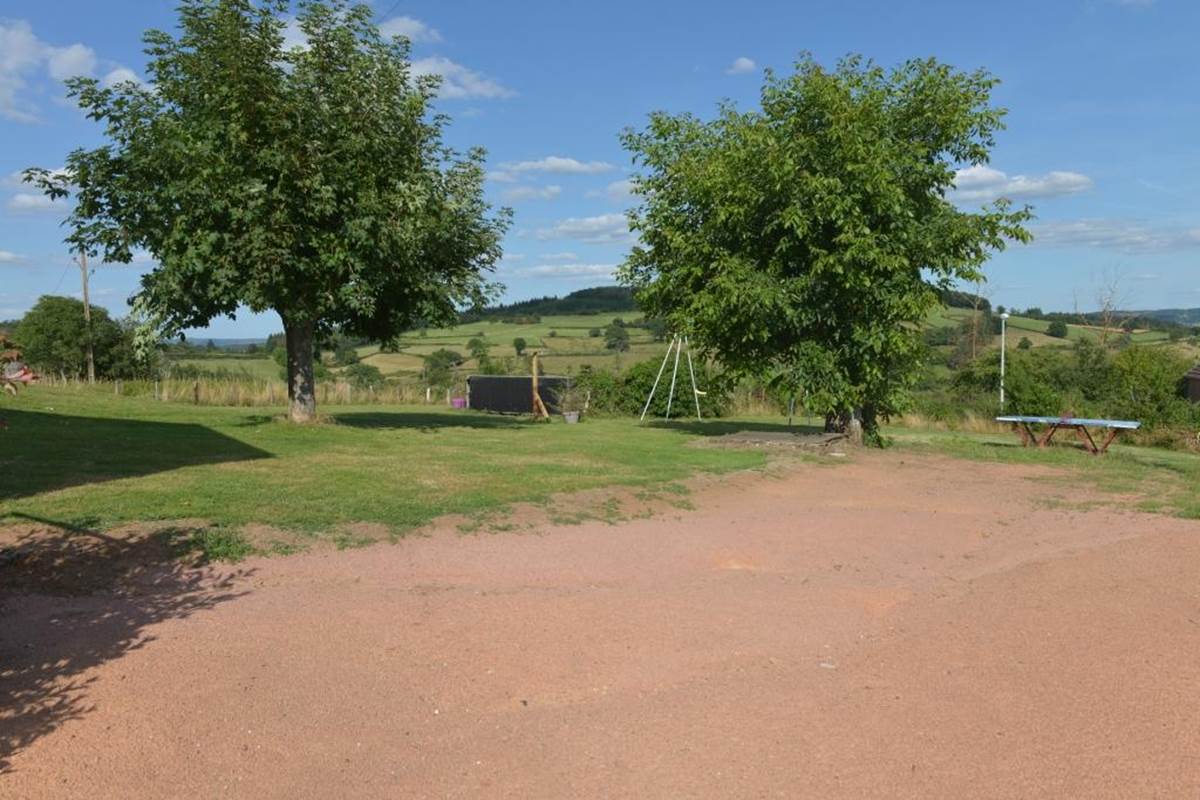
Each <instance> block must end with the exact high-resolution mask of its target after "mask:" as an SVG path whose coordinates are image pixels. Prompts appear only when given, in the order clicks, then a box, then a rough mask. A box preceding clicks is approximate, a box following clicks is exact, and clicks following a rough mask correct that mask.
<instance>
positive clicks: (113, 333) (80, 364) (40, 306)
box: [13, 295, 156, 378]
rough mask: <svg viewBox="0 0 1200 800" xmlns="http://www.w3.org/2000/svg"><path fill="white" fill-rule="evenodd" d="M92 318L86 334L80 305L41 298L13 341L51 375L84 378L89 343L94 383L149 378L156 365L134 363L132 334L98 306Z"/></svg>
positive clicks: (68, 300)
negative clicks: (93, 363) (98, 378)
mask: <svg viewBox="0 0 1200 800" xmlns="http://www.w3.org/2000/svg"><path fill="white" fill-rule="evenodd" d="M91 316H92V322H91V327H90V331H89V327H88V325H87V323H86V322H85V321H84V319H83V303H82V302H81V301H79V300H76V299H74V298H71V297H58V296H54V295H44V296H42V297H40V298H39V299H38V301H37V303H36V304H35V305H34V307H33V308H31V309H30V310H29V312H28V313H26V314H25V316H24V318H22V320H21V321H20V323H19V324H18V325H17V326H16V330H15V331H14V336H13V338H14V339H15V340H16V341H17V342H18V343H19V344H20V346H21V349H22V350H23V352H24V354H25V360H26V361H27V362H28V363H29V364H30V365H31V366H33V367H34V368H35V369H37V370H40V371H42V372H46V373H49V374H59V373H63V374H66V375H68V376H72V377H78V376H82V375H84V374H86V372H87V344H88V341H89V339H90V341H91V343H92V351H93V357H94V359H95V363H96V375H97V376H98V377H102V378H133V377H144V376H146V375H148V374H151V373H152V372H153V370H154V368H155V365H156V359H155V360H153V361H151V362H147V361H146V360H145V359H139V358H137V356H136V354H135V352H134V347H133V331H132V329H131V328H129V327H128V326H125V325H122V323H119V322H117V321H116V320H113V319H112V318H111V317H109V315H108V312H107V311H105V310H104V309H103V308H101V307H99V306H93V307H92V309H91Z"/></svg>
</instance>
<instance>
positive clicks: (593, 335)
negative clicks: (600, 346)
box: [588, 328, 604, 339]
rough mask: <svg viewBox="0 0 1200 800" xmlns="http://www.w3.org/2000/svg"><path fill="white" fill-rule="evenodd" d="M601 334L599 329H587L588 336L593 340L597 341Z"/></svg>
mask: <svg viewBox="0 0 1200 800" xmlns="http://www.w3.org/2000/svg"><path fill="white" fill-rule="evenodd" d="M603 334H604V331H602V330H600V329H599V328H589V329H588V336H590V337H591V338H593V339H599V338H600V337H601V336H602V335H603Z"/></svg>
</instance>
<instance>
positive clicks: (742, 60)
mask: <svg viewBox="0 0 1200 800" xmlns="http://www.w3.org/2000/svg"><path fill="white" fill-rule="evenodd" d="M757 66H758V65H757V64H755V63H754V59H751V58H746V57H745V56H738V57H737V58H735V59H734V60H733V63H732V64H730V65H729V66H728V67H727V68H726V69H725V74H726V75H745V74H746V73H747V72H753V71H754V70H755V68H756V67H757Z"/></svg>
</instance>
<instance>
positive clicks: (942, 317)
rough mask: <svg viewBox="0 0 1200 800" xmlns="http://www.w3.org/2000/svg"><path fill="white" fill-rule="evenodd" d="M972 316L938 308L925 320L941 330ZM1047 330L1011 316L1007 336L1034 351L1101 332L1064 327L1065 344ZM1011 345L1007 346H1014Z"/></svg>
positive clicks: (1154, 334)
mask: <svg viewBox="0 0 1200 800" xmlns="http://www.w3.org/2000/svg"><path fill="white" fill-rule="evenodd" d="M972 313H974V312H973V311H971V310H970V309H967V308H939V309H936V310H935V311H934V312H933V313H932V314H930V316H929V322H928V324H929V326H930V327H933V328H941V327H947V326H952V325H958V324H960V323H961V322H962V321H963V320H964V319H966V318H967V317H968V316H969V315H971V314H972ZM1048 327H1050V323H1049V322H1047V321H1046V320H1041V319H1031V318H1030V317H1021V316H1016V315H1014V316H1011V317H1009V318H1008V331H1009V336H1010V337H1012V338H1013V339H1014V340H1015V341H1020V339H1021V337H1022V336H1024V337H1026V338H1028V339H1029V341H1030V343H1031V344H1032V345H1033V346H1034V347H1044V346H1060V347H1061V346H1062V345H1063V344H1066V343H1069V342H1076V341H1079V340H1080V339H1089V340H1091V341H1099V339H1100V335H1101V332H1102V330H1103V329H1102V328H1100V327H1099V326H1096V325H1075V324H1072V323H1067V338H1066V340H1063V339H1058V338H1056V337H1053V336H1047V335H1046V329H1047V328H1048ZM1123 334H1124V331H1121V330H1110V331H1109V334H1108V336H1109V340H1110V341H1111V340H1112V339H1115V338H1116V337H1118V336H1121V335H1123ZM1132 338H1133V341H1135V342H1137V343H1139V344H1149V343H1152V342H1165V341H1167V338H1168V337H1167V334H1166V332H1165V331H1150V330H1136V331H1134V332H1133V335H1132ZM1015 341H1014V342H1012V343H1011V344H1015Z"/></svg>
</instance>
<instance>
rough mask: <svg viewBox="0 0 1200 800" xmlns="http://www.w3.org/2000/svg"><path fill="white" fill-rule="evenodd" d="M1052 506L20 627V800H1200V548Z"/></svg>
mask: <svg viewBox="0 0 1200 800" xmlns="http://www.w3.org/2000/svg"><path fill="white" fill-rule="evenodd" d="M1038 485H1039V484H1035V483H1034V482H1032V481H1030V480H1028V473H1027V472H1023V471H1021V470H1020V469H1018V468H1015V467H1006V466H1000V465H992V464H977V463H970V462H962V461H951V460H944V459H934V458H921V459H913V458H912V457H911V456H905V455H904V454H899V453H883V454H868V455H863V456H858V457H856V459H855V460H854V462H853V463H849V464H844V465H841V466H838V467H832V468H826V467H801V468H799V469H797V470H795V471H791V472H789V473H788V474H786V475H784V476H783V477H776V478H762V477H745V476H742V477H738V478H736V479H732V480H731V481H729V482H727V483H726V484H724V485H722V486H720V487H712V488H710V489H708V490H706V491H704V492H703V493H702V494H700V495H699V496H698V497H696V498H695V500H696V505H697V509H696V510H695V511H689V512H681V513H679V514H678V515H675V516H669V517H660V518H656V519H650V520H638V521H633V522H628V523H624V524H620V525H615V526H613V525H608V524H604V523H588V524H584V525H579V526H568V527H562V528H556V529H552V530H546V531H544V532H543V533H542V534H537V535H533V534H511V533H504V534H493V535H488V534H479V535H470V536H463V535H459V534H455V533H453V532H444V533H438V534H435V535H432V536H429V537H426V538H414V539H409V540H406V541H404V542H401V543H400V544H398V545H393V546H388V545H382V546H376V547H371V548H366V549H362V550H357V551H350V552H342V553H336V552H326V553H312V554H307V555H301V556H294V557H290V558H276V559H269V560H257V561H255V562H253V563H250V564H248V565H244V566H245V569H243V570H241V571H240V572H239V573H238V574H229V573H226V574H224V575H219V574H197V573H195V572H190V571H186V570H168V569H164V570H162V571H159V572H154V571H151V572H148V573H146V574H141V575H138V576H133V577H131V578H129V581H128V586H124V588H121V587H118V588H117V589H115V590H114V591H106V592H102V593H100V594H96V595H92V596H88V597H74V598H72V597H47V596H43V595H25V596H23V597H20V598H17V599H15V600H11V601H10V602H9V603H8V605H7V606H6V610H5V611H4V613H3V616H2V617H0V658H3V659H4V662H3V663H4V665H5V666H6V668H7V672H5V673H4V675H3V678H2V679H0V699H3V700H4V702H5V703H6V704H7V707H8V713H7V716H6V717H3V718H0V726H4V728H3V729H0V734H2V738H0V742H3V743H4V744H5V745H6V749H7V750H8V751H9V755H10V757H9V759H8V766H7V769H6V771H4V772H2V773H0V796H2V797H4V798H51V797H53V798H72V797H80V798H82V797H87V798H110V797H111V798H134V797H155V798H160V797H206V798H207V797H235V798H330V797H381V798H382V797H387V798H393V797H396V798H398V797H404V798H417V797H421V798H424V797H429V798H435V797H436V798H449V797H464V798H466V797H486V798H566V797H605V798H616V797H628V798H685V797H712V798H727V797H784V798H798V797H847V798H865V797H889V798H891V797H914V798H915V797H920V798H930V797H949V798H963V797H1014V798H1016V797H1025V798H1028V797H1088V798H1101V797H1181V798H1183V797H1186V798H1194V797H1197V796H1200V580H1198V578H1200V525H1197V524H1196V523H1190V522H1186V521H1182V520H1175V519H1169V518H1165V517H1154V516H1143V515H1134V514H1122V513H1118V512H1112V511H1099V512H1086V513H1085V512H1076V511H1067V510H1062V509H1055V508H1052V507H1050V506H1049V505H1047V504H1046V503H1041V502H1038V500H1039V498H1041V497H1042V495H1041V494H1039V491H1040V490H1039V489H1038V488H1037V486H1038ZM14 709H16V711H14Z"/></svg>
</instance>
